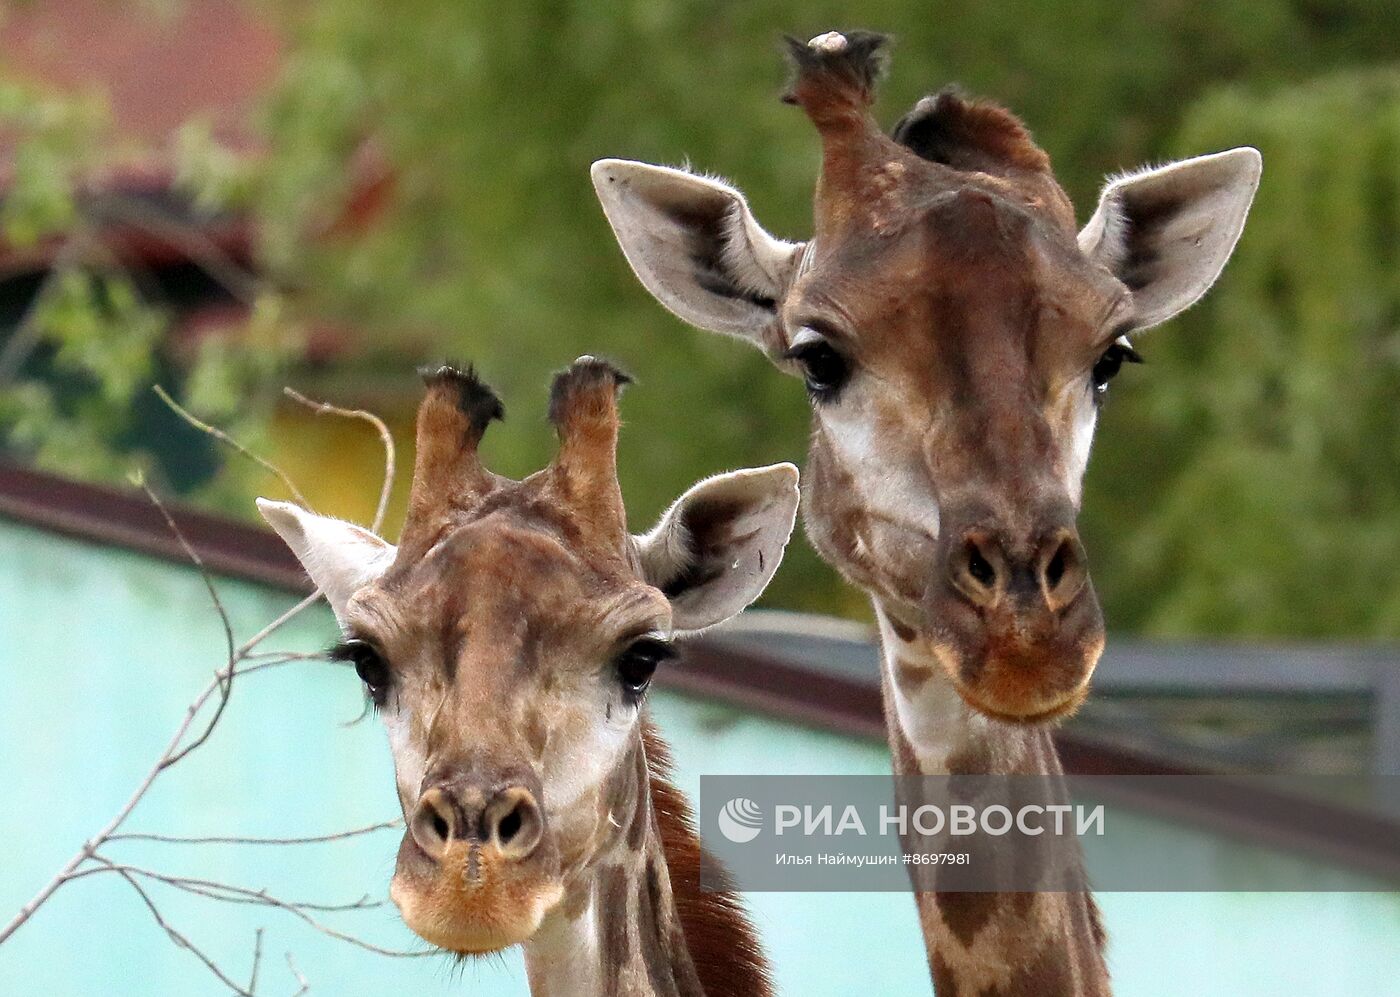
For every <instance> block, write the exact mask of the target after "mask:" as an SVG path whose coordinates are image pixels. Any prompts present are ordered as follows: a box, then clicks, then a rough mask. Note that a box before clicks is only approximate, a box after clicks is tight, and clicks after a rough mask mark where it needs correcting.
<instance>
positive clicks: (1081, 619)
mask: <svg viewBox="0 0 1400 997" xmlns="http://www.w3.org/2000/svg"><path fill="white" fill-rule="evenodd" d="M788 41H789V48H790V60H791V62H792V64H793V70H794V74H793V81H792V83H791V85H790V88H789V89H788V91H787V93H786V94H785V96H784V100H785V101H786V102H788V103H791V104H796V105H798V106H799V107H800V108H801V109H802V111H803V112H805V114H806V116H807V117H808V119H809V120H810V121H811V123H812V124H813V125H814V126H815V128H816V131H817V133H818V136H819V138H820V143H821V168H820V178H819V180H818V183H817V188H816V195H815V201H814V235H813V237H812V238H811V239H809V240H807V241H806V242H789V241H785V240H782V239H779V238H776V237H774V236H772V235H770V234H769V233H768V232H767V231H765V230H764V229H763V227H762V226H761V225H760V224H759V223H758V222H757V220H756V219H755V217H754V215H753V213H752V212H751V210H750V208H749V205H748V202H747V201H746V199H745V198H744V196H743V194H742V193H741V192H740V191H739V190H737V189H735V188H734V187H733V186H731V185H730V184H728V183H726V182H724V181H723V180H720V179H716V178H713V177H708V176H700V175H696V174H693V173H691V172H689V170H681V169H670V168H666V167H661V166H652V165H647V164H643V163H636V162H630V161H624V160H615V159H609V160H601V161H599V162H597V163H595V164H594V165H593V169H592V178H593V183H594V187H595V189H596V191H597V194H598V197H599V199H600V201H601V202H602V206H603V209H604V213H605V214H606V216H607V219H608V221H609V223H610V224H611V226H612V229H613V231H614V234H615V235H616V237H617V240H618V242H619V243H620V245H621V247H622V250H623V253H624V255H625V257H626V259H627V261H628V263H629V264H630V265H631V267H632V269H633V271H634V272H635V274H636V275H637V277H638V278H639V279H640V281H641V282H642V284H643V285H644V286H645V287H646V288H647V289H648V290H649V291H650V292H651V293H652V294H653V295H654V296H655V297H656V298H657V299H658V300H659V301H660V302H661V303H662V304H663V305H665V306H666V307H667V308H668V309H670V310H671V311H672V312H673V313H674V314H676V315H677V316H678V317H680V318H681V319H683V320H685V321H687V322H689V323H690V324H692V325H695V326H698V327H700V328H703V329H706V330H709V331H712V332H718V333H723V334H726V335H729V336H732V337H735V338H738V339H741V340H744V341H747V342H749V343H751V344H752V345H754V346H757V347H758V348H759V349H761V350H762V351H763V352H764V353H765V354H766V355H767V356H768V357H769V358H770V360H771V361H772V362H773V363H774V364H775V365H776V366H777V367H778V368H779V369H780V370H782V371H784V372H786V373H789V374H794V375H796V376H798V377H800V378H802V379H803V380H804V381H805V384H806V389H807V394H808V395H809V398H810V402H811V408H812V432H811V441H810V446H809V454H808V466H807V472H806V475H805V478H806V483H805V485H804V489H803V491H804V496H803V504H802V507H803V521H804V524H805V526H806V530H807V535H808V537H809V538H810V540H811V541H812V543H813V544H814V546H815V547H816V548H817V550H818V552H819V553H820V554H821V555H822V556H823V557H824V558H825V559H826V560H827V561H828V562H830V563H831V564H832V565H834V566H835V567H836V568H837V569H838V571H839V572H840V573H841V574H842V575H843V576H844V577H845V578H846V579H847V580H848V581H849V582H851V583H853V584H855V585H856V586H858V587H860V588H862V589H863V590H865V592H866V593H867V594H868V595H869V597H870V599H871V600H872V603H873V607H874V613H875V618H876V622H877V628H878V632H879V636H880V644H881V654H880V657H881V687H882V691H883V698H884V703H885V718H886V728H887V733H888V739H889V742H890V747H891V754H892V757H893V764H894V768H895V771H896V773H897V774H899V775H909V776H919V775H940V774H960V773H968V774H971V773H990V774H998V773H1010V774H1028V775H1041V776H1043V777H1048V778H1050V779H1051V780H1055V779H1058V778H1059V776H1060V773H1061V771H1062V770H1061V767H1060V761H1059V758H1058V756H1057V754H1056V751H1055V747H1054V744H1053V742H1052V740H1051V729H1052V725H1053V723H1054V722H1055V721H1056V720H1057V719H1058V718H1061V717H1064V716H1066V715H1068V714H1070V713H1071V712H1072V711H1073V710H1074V709H1075V708H1076V707H1077V706H1078V704H1079V703H1080V702H1081V701H1082V700H1083V699H1084V697H1085V695H1086V694H1087V691H1088V688H1089V682H1090V678H1091V676H1092V674H1093V670H1094V667H1095V665H1096V664H1097V662H1098V659H1099V655H1100V653H1101V652H1102V649H1103V644H1104V629H1103V621H1102V616H1101V612H1100V609H1099V605H1098V601H1097V598H1096V596H1095V594H1094V590H1093V586H1092V584H1091V582H1090V578H1089V574H1088V567H1087V563H1086V560H1085V554H1084V550H1083V548H1082V546H1081V544H1080V541H1079V538H1078V536H1077V533H1076V529H1075V519H1076V514H1077V511H1078V508H1079V503H1080V498H1081V490H1082V480H1083V475H1084V471H1085V467H1086V465H1087V461H1088V457H1089V448H1090V442H1091V440H1092V437H1093V432H1094V428H1095V424H1096V422H1097V416H1098V405H1099V402H1100V400H1101V398H1102V396H1103V393H1104V391H1105V389H1106V388H1107V386H1108V383H1109V381H1110V380H1111V379H1112V378H1113V377H1114V376H1115V375H1116V374H1117V373H1118V372H1119V370H1120V368H1121V367H1122V366H1124V365H1125V364H1128V363H1136V362H1139V360H1140V357H1139V355H1138V354H1137V352H1136V351H1135V349H1134V348H1133V346H1132V345H1131V342H1130V340H1129V338H1128V337H1129V334H1131V333H1136V332H1139V331H1141V330H1144V329H1147V328H1149V327H1151V326H1155V325H1158V324H1160V323H1162V322H1165V321H1166V320H1168V319H1170V318H1171V317H1172V316H1174V315H1176V314H1177V313H1179V312H1181V311H1182V310H1184V309H1185V308H1187V307H1189V306H1190V305H1191V304H1193V303H1194V302H1195V301H1196V300H1197V299H1199V298H1200V297H1201V295H1203V294H1204V293H1205V292H1206V290H1207V289H1208V288H1209V287H1210V285H1211V284H1212V283H1214V281H1215V279H1216V278H1217V277H1218V276H1219V274H1220V272H1221V270H1222V269H1223V267H1224V265H1225V263H1226V261H1227V260H1228V258H1229V256H1230V253H1231V252H1232V251H1233V249H1234V246H1235V243H1236V241H1237V240H1238V238H1239V235H1240V232H1241V230H1242V227H1243V225H1244V220H1245V216H1246V214H1247V212H1248V210H1249V206H1250V204H1251V202H1252V200H1253V196H1254V191H1255V189H1256V187H1257V186H1258V182H1259V176H1260V169H1261V160H1260V156H1259V153H1258V152H1257V151H1256V150H1254V149H1251V148H1239V149H1234V150H1231V151H1228V152H1223V153H1219V154H1215V155H1207V156H1201V157H1198V158H1194V159H1188V160H1184V161H1180V162H1175V163H1172V164H1169V165H1165V166H1161V167H1156V168H1149V169H1144V170H1142V171H1139V172H1135V173H1131V174H1126V175H1121V176H1117V177H1113V178H1110V180H1109V181H1108V182H1107V184H1106V186H1105V187H1104V190H1103V192H1102V195H1101V197H1100V200H1099V203H1098V206H1097V208H1096V210H1095V211H1094V213H1093V215H1092V216H1091V217H1090V219H1089V221H1088V222H1087V224H1085V225H1084V226H1083V228H1081V229H1079V230H1078V231H1076V226H1075V217H1074V210H1073V206H1072V205H1071V203H1070V201H1069V198H1068V197H1067V196H1066V194H1065V193H1064V191H1063V190H1062V189H1061V187H1060V186H1059V184H1058V183H1057V181H1056V180H1055V177H1054V174H1053V173H1052V171H1051V167H1050V160H1049V157H1048V156H1047V155H1046V153H1045V152H1044V151H1043V150H1042V149H1041V148H1040V147H1039V146H1037V145H1036V144H1035V142H1034V141H1033V140H1032V139H1031V137H1030V135H1029V133H1028V132H1027V131H1026V129H1025V127H1024V126H1023V124H1022V123H1021V121H1020V120H1019V119H1018V118H1016V117H1015V116H1014V115H1012V114H1011V113H1010V112H1009V111H1007V110H1005V109H1004V108H1002V107H1000V106H998V105H996V104H993V103H990V102H985V101H978V100H973V99H970V98H967V97H965V96H963V95H962V94H960V93H959V92H958V91H956V90H954V89H948V90H944V91H942V92H940V93H937V94H933V95H931V96H928V97H925V98H923V99H921V100H920V101H919V102H918V103H917V104H916V105H915V106H914V108H913V109H912V110H911V111H910V112H909V113H908V114H907V115H905V116H904V117H903V118H902V119H901V120H900V121H899V122H898V124H897V125H896V126H895V127H894V129H893V131H892V132H891V134H889V135H886V134H885V133H884V132H883V131H882V130H881V129H880V127H879V125H878V124H877V123H876V121H875V118H874V117H873V114H872V112H871V110H870V108H871V105H872V104H873V102H874V89H875V82H876V80H877V78H878V76H879V75H880V73H881V72H882V70H883V67H884V62H885V59H884V51H885V47H886V39H885V37H884V36H882V35H877V34H874V33H870V32H849V33H845V34H843V33H840V32H834V31H833V32H828V33H826V34H824V35H820V36H818V37H816V38H813V39H812V40H811V41H810V42H806V43H803V42H799V41H796V40H794V39H789V40H788ZM914 781H916V780H914ZM903 782H905V780H901V783H903ZM906 848H908V843H907V842H906ZM1081 865H1082V863H1081ZM1076 881H1078V880H1076ZM916 896H917V902H918V909H919V917H920V923H921V927H922V929H923V934H924V940H925V944H926V947H927V951H928V958H929V967H930V972H931V975H932V977H933V980H934V985H935V988H936V989H937V991H938V993H939V994H940V995H947V994H957V995H962V997H966V995H969V994H997V995H1002V997H1009V995H1017V994H1035V995H1038V997H1046V995H1058V994H1076V995H1091V994H1106V993H1109V992H1110V981H1109V977H1108V972H1107V969H1106V964H1105V961H1104V957H1103V952H1104V945H1105V935H1104V930H1103V928H1102V926H1101V923H1100V919H1099V916H1098V911H1097V907H1096V906H1095V904H1094V901H1093V898H1092V896H1091V895H1090V894H1089V893H1088V892H1087V891H1083V892H1059V893H1048V892H1047V893H1035V894H1031V893H1020V894H1010V893H1003V894H991V893H986V894H976V893H965V892H964V893H958V892H951V891H945V892H938V891H937V890H929V889H925V890H921V891H920V892H918V893H917V894H916Z"/></svg>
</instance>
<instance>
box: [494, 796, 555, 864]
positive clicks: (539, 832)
mask: <svg viewBox="0 0 1400 997" xmlns="http://www.w3.org/2000/svg"><path fill="white" fill-rule="evenodd" d="M484 828H485V833H486V835H487V836H488V837H489V838H490V839H491V840H493V841H494V842H495V843H496V846H497V847H498V848H500V850H501V854H502V855H504V856H505V857H506V858H508V859H513V860H516V861H518V860H520V859H524V858H526V857H527V856H529V855H530V853H531V852H533V851H534V850H535V848H536V846H538V845H539V843H540V840H541V838H543V837H544V814H543V813H541V811H540V807H539V804H538V803H537V802H536V801H535V796H534V794H533V793H531V792H530V791H529V790H528V789H526V788H525V787H524V786H511V787H510V788H508V789H503V790H501V791H500V792H499V793H497V794H496V795H495V797H493V798H492V800H491V802H490V803H489V804H487V807H486V818H485V821H484Z"/></svg>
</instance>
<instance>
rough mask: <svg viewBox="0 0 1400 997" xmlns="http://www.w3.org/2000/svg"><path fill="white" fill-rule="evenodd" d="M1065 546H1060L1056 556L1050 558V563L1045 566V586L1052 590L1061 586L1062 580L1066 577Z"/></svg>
mask: <svg viewBox="0 0 1400 997" xmlns="http://www.w3.org/2000/svg"><path fill="white" fill-rule="evenodd" d="M1065 557H1066V555H1065V545H1064V544H1060V546H1059V547H1058V548H1056V550H1055V555H1054V556H1053V557H1052V558H1050V563H1049V564H1047V565H1046V566H1045V584H1046V585H1047V586H1048V587H1049V588H1050V589H1051V590H1053V589H1055V588H1056V587H1057V586H1058V585H1059V584H1060V579H1062V578H1064V577H1065Z"/></svg>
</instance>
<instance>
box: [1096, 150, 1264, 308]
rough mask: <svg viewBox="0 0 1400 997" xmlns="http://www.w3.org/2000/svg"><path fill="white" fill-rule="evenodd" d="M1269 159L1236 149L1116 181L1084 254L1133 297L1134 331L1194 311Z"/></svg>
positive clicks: (1220, 266)
mask: <svg viewBox="0 0 1400 997" xmlns="http://www.w3.org/2000/svg"><path fill="white" fill-rule="evenodd" d="M1262 170H1263V159H1262V158H1261V157H1260V155H1259V151H1258V150H1257V149H1251V148H1248V147H1246V148H1241V149H1231V150H1230V151H1229V152H1221V153H1216V154H1215V155H1212V156H1198V157H1196V158H1195V159H1185V160H1182V161H1180V162H1177V163H1171V164H1170V165H1167V166H1161V167H1157V168H1155V169H1146V170H1142V171H1140V172H1137V173H1130V174H1126V175H1124V176H1120V177H1115V178H1114V179H1112V180H1110V181H1109V183H1108V184H1107V186H1105V187H1104V190H1103V195H1102V196H1101V197H1100V199H1099V206H1098V208H1097V210H1095V212H1094V215H1093V217H1092V218H1090V219H1089V222H1088V224H1086V225H1085V226H1084V228H1083V229H1082V230H1081V231H1080V233H1079V248H1080V249H1081V250H1082V251H1083V252H1084V254H1085V255H1086V256H1088V257H1089V258H1090V259H1092V260H1094V261H1095V262H1098V263H1101V264H1103V265H1104V266H1105V267H1107V268H1108V269H1109V270H1111V271H1113V273H1114V274H1115V275H1116V276H1117V277H1118V279H1119V280H1121V281H1123V283H1125V284H1126V285H1127V286H1128V289H1129V290H1131V291H1132V292H1133V304H1134V312H1135V318H1134V320H1133V326H1134V327H1135V328H1139V329H1146V328H1150V327H1151V326H1154V325H1158V324H1159V323H1162V322H1165V321H1166V320H1167V319H1169V318H1171V317H1172V316H1174V315H1176V314H1178V313H1180V312H1182V311H1185V310H1186V309H1187V308H1189V307H1191V305H1193V304H1195V303H1196V302H1197V301H1198V300H1199V299H1200V297H1201V295H1203V294H1205V293H1206V291H1207V290H1209V289H1210V286H1211V285H1212V284H1214V283H1215V280H1216V278H1217V277H1219V276H1220V272H1221V271H1222V270H1224V269H1225V263H1226V262H1227V261H1228V260H1229V259H1230V254H1231V253H1232V252H1233V251H1234V249H1235V243H1236V242H1238V241H1239V238H1240V233H1241V232H1242V231H1243V230H1244V222H1245V218H1246V216H1248V214H1249V207H1250V205H1251V204H1252V203H1253V201H1254V192H1255V191H1256V190H1257V189H1258V187H1259V177H1260V174H1261V172H1262Z"/></svg>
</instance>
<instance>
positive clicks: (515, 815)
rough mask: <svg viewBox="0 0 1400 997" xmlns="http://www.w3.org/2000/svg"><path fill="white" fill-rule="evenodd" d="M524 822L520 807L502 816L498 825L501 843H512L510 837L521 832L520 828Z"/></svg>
mask: <svg viewBox="0 0 1400 997" xmlns="http://www.w3.org/2000/svg"><path fill="white" fill-rule="evenodd" d="M524 823H525V822H524V819H523V818H522V817H521V816H520V809H519V808H518V807H517V808H516V809H514V810H512V811H511V812H510V813H508V814H506V815H505V816H504V817H502V818H501V822H500V823H499V824H497V825H496V837H497V838H499V839H500V840H501V844H503V845H507V844H510V839H511V838H513V837H515V836H516V835H517V834H519V833H520V828H521V826H522V825H523V824H524Z"/></svg>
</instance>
